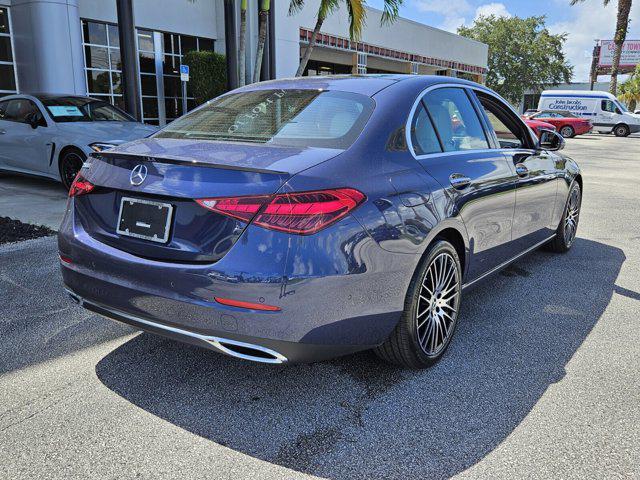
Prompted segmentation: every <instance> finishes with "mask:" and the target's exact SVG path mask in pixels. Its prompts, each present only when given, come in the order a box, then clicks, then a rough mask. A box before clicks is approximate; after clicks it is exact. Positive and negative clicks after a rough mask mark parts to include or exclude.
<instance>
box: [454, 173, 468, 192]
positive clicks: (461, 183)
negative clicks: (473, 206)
mask: <svg viewBox="0 0 640 480" xmlns="http://www.w3.org/2000/svg"><path fill="white" fill-rule="evenodd" d="M449 182H450V183H451V186H452V187H453V188H455V189H456V190H464V189H465V188H467V187H468V186H469V185H470V184H471V179H470V178H469V177H467V176H466V175H463V174H462V173H452V174H451V175H449Z"/></svg>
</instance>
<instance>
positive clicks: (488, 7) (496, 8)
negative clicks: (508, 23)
mask: <svg viewBox="0 0 640 480" xmlns="http://www.w3.org/2000/svg"><path fill="white" fill-rule="evenodd" d="M491 15H495V16H496V17H510V16H511V14H510V13H509V11H508V10H507V7H506V6H505V4H504V3H497V2H494V3H486V4H484V5H480V6H479V7H478V8H476V17H475V18H476V19H477V18H478V17H490V16H491Z"/></svg>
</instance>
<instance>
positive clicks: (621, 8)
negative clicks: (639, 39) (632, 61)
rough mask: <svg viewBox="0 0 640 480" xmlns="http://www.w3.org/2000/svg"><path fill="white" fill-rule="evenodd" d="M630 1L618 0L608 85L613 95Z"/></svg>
mask: <svg viewBox="0 0 640 480" xmlns="http://www.w3.org/2000/svg"><path fill="white" fill-rule="evenodd" d="M631 1H632V0H618V18H617V20H616V34H615V36H614V37H613V43H615V45H616V49H615V50H614V52H613V62H611V63H612V65H611V85H610V87H609V91H610V92H611V93H612V94H613V95H616V94H617V93H618V69H619V67H620V57H621V56H622V45H623V44H624V41H625V39H626V38H627V29H628V27H629V12H630V11H631Z"/></svg>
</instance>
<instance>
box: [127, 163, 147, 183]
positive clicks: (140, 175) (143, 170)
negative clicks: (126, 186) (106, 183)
mask: <svg viewBox="0 0 640 480" xmlns="http://www.w3.org/2000/svg"><path fill="white" fill-rule="evenodd" d="M145 178H147V167H146V166H144V165H136V166H135V167H134V169H133V170H131V175H129V181H130V182H131V185H135V186H138V185H141V184H142V182H144V180H145Z"/></svg>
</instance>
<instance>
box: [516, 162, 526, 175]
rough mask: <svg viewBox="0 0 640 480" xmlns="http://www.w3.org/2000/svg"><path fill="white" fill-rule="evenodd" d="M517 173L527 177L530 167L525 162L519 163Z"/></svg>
mask: <svg viewBox="0 0 640 480" xmlns="http://www.w3.org/2000/svg"><path fill="white" fill-rule="evenodd" d="M516 173H517V174H518V176H519V177H526V176H527V175H529V169H528V168H527V167H525V166H524V164H523V163H517V164H516Z"/></svg>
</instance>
